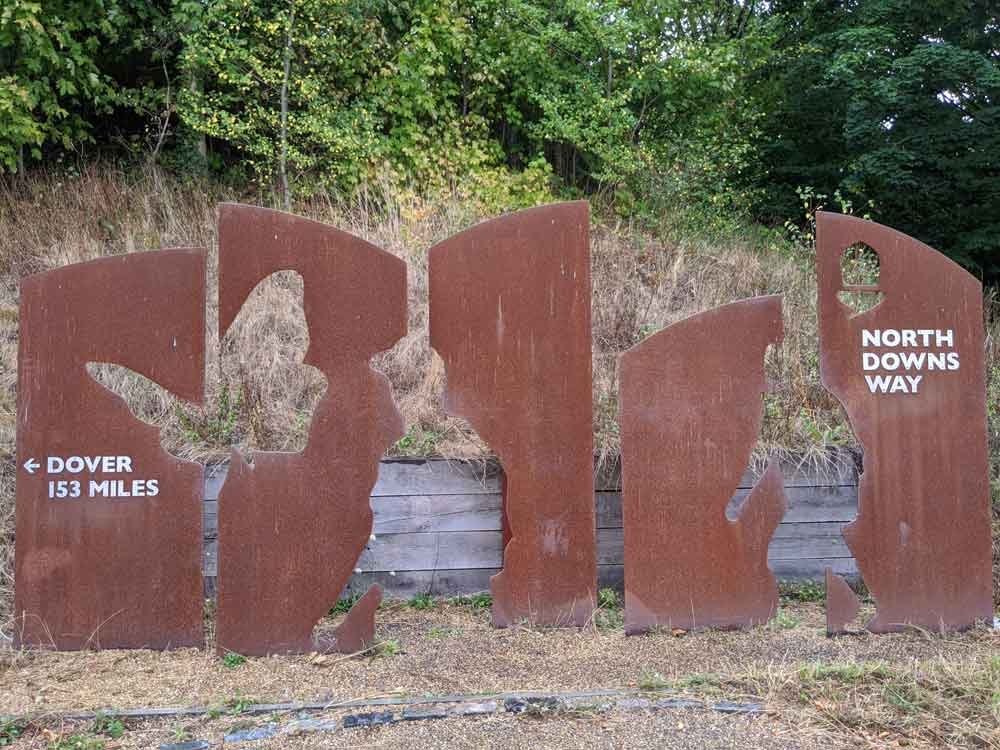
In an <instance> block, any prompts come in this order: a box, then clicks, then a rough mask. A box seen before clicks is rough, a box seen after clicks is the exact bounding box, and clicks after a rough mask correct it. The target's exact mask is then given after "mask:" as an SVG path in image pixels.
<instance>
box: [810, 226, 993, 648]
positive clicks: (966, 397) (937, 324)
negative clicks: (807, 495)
mask: <svg viewBox="0 0 1000 750" xmlns="http://www.w3.org/2000/svg"><path fill="white" fill-rule="evenodd" d="M857 243H864V244H866V245H868V246H869V247H870V248H872V249H874V250H875V251H876V252H877V253H878V256H879V261H880V266H881V274H880V279H879V283H878V284H877V286H870V287H863V286H860V287H859V286H851V285H849V284H845V283H844V279H843V277H842V274H841V258H842V255H843V253H844V251H845V250H846V249H847V248H849V247H851V246H853V245H855V244H857ZM817 264H818V283H819V290H818V294H819V300H818V313H819V327H820V372H821V375H822V379H823V384H824V385H825V386H826V387H827V388H828V389H830V391H832V392H833V393H834V395H836V397H837V398H838V399H839V400H840V402H841V403H842V404H843V405H844V407H845V408H846V410H847V413H848V416H849V417H850V420H851V425H852V426H853V427H854V431H855V432H856V434H857V436H858V439H859V440H860V442H861V444H862V446H863V447H864V451H865V460H864V474H862V476H861V482H860V486H859V499H858V506H859V507H858V517H857V519H856V520H855V521H854V522H853V523H851V524H849V525H848V526H846V527H845V528H844V538H845V540H846V541H847V545H848V547H850V549H851V551H852V552H853V553H854V556H855V558H856V559H857V561H858V568H859V569H860V571H861V574H862V576H863V578H864V581H865V583H866V584H867V585H868V588H869V590H870V591H871V593H872V596H873V597H874V598H875V601H876V604H877V612H876V615H875V618H874V619H873V620H872V621H871V622H869V623H868V628H869V630H872V631H874V632H886V631H893V630H899V629H901V628H903V627H905V625H906V624H908V623H909V624H913V625H919V626H921V627H925V628H930V629H954V628H964V627H968V626H970V625H972V624H973V623H974V622H975V621H976V620H977V619H985V618H990V617H992V604H991V588H990V586H991V583H990V574H991V572H990V565H991V562H990V518H989V501H988V489H989V488H988V480H987V454H986V405H985V404H986V400H985V375H984V364H983V360H984V351H983V310H982V289H981V287H980V284H979V282H978V281H977V280H976V279H975V278H973V277H972V276H971V275H969V274H968V273H967V272H966V271H964V270H963V269H962V268H960V267H959V266H958V265H956V264H955V263H953V262H952V261H951V260H949V259H948V258H946V257H945V256H944V255H941V254H940V253H938V252H936V251H935V250H933V249H932V248H930V247H928V246H927V245H924V244H922V243H920V242H918V241H917V240H914V239H912V238H911V237H907V236H906V235H904V234H901V233H899V232H897V231H895V230H893V229H890V228H888V227H884V226H880V225H878V224H874V223H871V222H866V221H862V220H860V219H856V218H853V217H850V216H841V215H837V214H829V213H820V214H819V215H818V216H817ZM840 292H853V293H858V292H881V293H882V295H884V297H883V299H882V301H881V302H880V303H879V304H878V305H877V306H876V307H874V308H872V309H870V310H868V311H867V312H863V313H860V314H857V315H855V314H854V311H853V310H852V309H850V308H849V307H847V306H846V305H844V304H843V303H842V302H841V301H840V300H839V299H838V294H839V293H840Z"/></svg>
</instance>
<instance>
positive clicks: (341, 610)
mask: <svg viewBox="0 0 1000 750" xmlns="http://www.w3.org/2000/svg"><path fill="white" fill-rule="evenodd" d="M360 598H361V594H358V593H353V594H348V595H347V596H345V597H344V598H343V599H339V600H338V601H337V603H336V604H334V605H333V608H332V609H331V610H330V616H331V617H332V616H334V615H346V614H347V613H348V612H350V611H351V607H353V606H354V605H355V604H357V603H358V599H360Z"/></svg>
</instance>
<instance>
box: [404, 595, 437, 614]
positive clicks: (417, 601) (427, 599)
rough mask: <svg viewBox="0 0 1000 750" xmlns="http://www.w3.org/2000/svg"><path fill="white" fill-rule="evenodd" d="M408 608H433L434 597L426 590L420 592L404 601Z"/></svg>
mask: <svg viewBox="0 0 1000 750" xmlns="http://www.w3.org/2000/svg"><path fill="white" fill-rule="evenodd" d="M406 606H408V607H409V608H410V609H419V610H426V609H433V608H434V597H433V596H431V595H430V594H428V593H427V592H422V593H420V594H416V595H414V596H413V598H412V599H410V601H408V602H407V603H406Z"/></svg>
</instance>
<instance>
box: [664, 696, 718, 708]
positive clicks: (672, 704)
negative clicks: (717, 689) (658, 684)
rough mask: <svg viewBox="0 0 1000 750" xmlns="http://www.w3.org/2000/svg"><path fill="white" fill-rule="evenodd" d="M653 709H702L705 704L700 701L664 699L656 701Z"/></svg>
mask: <svg viewBox="0 0 1000 750" xmlns="http://www.w3.org/2000/svg"><path fill="white" fill-rule="evenodd" d="M653 707H654V708H661V709H665V708H704V707H705V704H704V703H702V702H701V701H695V700H691V699H690V698H664V699H662V700H658V701H656V703H654V704H653Z"/></svg>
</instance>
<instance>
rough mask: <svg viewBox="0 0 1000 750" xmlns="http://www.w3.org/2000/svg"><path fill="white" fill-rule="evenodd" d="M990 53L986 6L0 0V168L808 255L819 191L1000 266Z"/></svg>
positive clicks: (995, 81) (999, 154) (992, 42)
mask: <svg viewBox="0 0 1000 750" xmlns="http://www.w3.org/2000/svg"><path fill="white" fill-rule="evenodd" d="M998 49H1000V26H998V25H997V23H996V14H995V9H994V8H993V7H992V5H991V3H990V2H987V0H937V1H936V2H933V3H926V2H920V1H919V0H857V2H846V0H832V1H828V0H776V2H773V3H748V2H744V1H743V0H720V1H718V2H716V0H712V1H711V2H709V0H693V1H692V0H685V1H684V2H681V0H665V1H663V2H656V3H652V2H646V0H639V1H636V2H622V0H588V1H587V2H583V1H582V0H562V1H561V2H542V0H404V1H403V2H398V1H397V0H212V2H204V1H203V0H172V1H171V2H169V3H165V2H151V0H51V2H50V1H49V0H46V1H45V2H41V1H40V0H7V2H5V3H4V4H3V7H2V9H0V71H2V73H0V170H3V171H12V170H15V169H18V168H19V165H20V162H21V161H22V160H23V159H27V160H28V161H31V160H36V161H37V160H39V159H41V158H43V157H45V156H46V155H49V154H51V155H53V156H56V157H59V158H61V157H62V155H63V153H64V152H68V151H78V150H79V149H80V148H81V147H82V146H83V145H84V144H87V143H89V142H94V144H95V145H96V146H98V147H100V148H102V149H106V148H109V147H114V148H115V149H117V150H119V152H124V153H125V154H126V155H127V157H128V158H132V159H135V158H138V157H139V156H142V155H145V156H147V157H149V160H157V161H160V162H161V163H163V164H167V165H169V166H170V167H172V168H174V169H178V170H182V171H185V172H187V173H191V174H201V173H202V172H203V171H204V170H205V169H206V168H211V169H215V170H220V171H225V172H226V173H229V174H231V175H232V176H234V177H237V178H239V179H240V180H245V179H246V178H248V177H249V178H252V179H253V180H254V181H255V182H256V183H257V187H258V188H260V189H263V190H267V189H269V188H271V187H274V186H278V185H281V184H283V179H279V175H285V176H287V179H288V181H289V183H290V185H291V190H290V192H295V193H296V194H299V195H304V196H309V195H310V194H322V193H324V192H328V193H334V194H347V193H350V192H351V191H353V190H355V189H356V188H358V187H359V186H364V185H365V184H366V183H367V182H369V181H372V180H377V181H379V182H380V183H389V184H391V185H392V187H393V188H394V189H395V190H397V191H398V190H406V189H409V190H416V191H417V192H419V193H420V197H429V198H433V197H435V196H436V195H438V194H440V193H449V194H454V195H457V196H458V197H459V198H460V199H462V200H463V201H464V202H467V203H468V204H469V205H470V206H474V207H475V208H476V209H477V210H479V211H480V212H484V213H488V214H495V213H500V212H503V211H508V210H512V209H516V208H521V207H524V206H528V205H533V204H536V203H538V202H544V201H549V200H552V199H553V198H554V197H555V196H557V195H562V196H566V197H579V196H587V197H590V198H591V199H592V200H594V201H595V203H596V205H597V206H598V208H599V210H602V211H605V212H611V213H617V214H618V215H620V216H623V217H627V218H629V219H634V218H638V219H640V220H641V221H644V222H648V223H650V224H654V225H655V224H657V223H659V222H660V221H661V219H662V217H664V216H669V217H670V225H671V227H672V228H673V229H674V231H676V232H679V233H681V234H682V235H690V234H692V233H694V234H709V235H712V236H716V237H718V236H723V237H724V236H728V235H731V234H732V233H733V232H735V231H737V230H739V229H741V228H743V227H745V226H746V225H747V223H748V219H749V218H751V217H752V218H753V219H756V220H759V221H762V222H764V223H766V224H768V225H770V226H775V227H779V226H782V225H787V226H788V228H789V229H790V232H791V235H792V239H793V241H795V242H797V243H799V244H801V245H802V246H804V247H806V248H808V247H811V243H812V240H813V229H812V223H813V219H814V216H815V211H816V210H817V209H818V208H820V207H821V206H824V205H829V206H831V207H837V208H839V209H840V210H842V211H844V212H847V213H857V214H859V215H862V216H868V215H870V216H871V217H872V218H873V219H875V220H877V221H882V222H883V223H887V224H890V225H892V226H894V227H896V228H898V229H900V230H902V231H904V232H907V233H909V234H911V235H913V236H915V237H918V238H919V239H921V240H924V241H926V242H928V243H930V244H932V245H933V246H935V247H937V248H939V249H941V250H943V251H945V252H947V253H949V254H950V255H951V256H952V257H954V258H956V259H957V260H959V261H960V262H962V263H963V264H965V265H966V266H968V267H969V268H971V269H973V270H975V271H976V272H978V273H980V274H981V275H982V276H983V277H984V278H986V279H987V280H989V279H998V278H1000V252H997V243H998V240H997V237H998V236H1000V231H998V230H1000V176H998V175H1000V166H998V160H1000V55H998V53H997V50H998ZM286 63H287V66H286ZM286 71H287V72H286ZM414 186H416V187H414ZM288 197H289V196H288V195H287V194H286V195H285V198H286V200H287V199H288ZM803 255H805V254H803ZM225 426H226V423H225V420H218V421H217V424H216V425H214V426H213V425H209V426H208V432H209V433H220V432H221V433H224V432H225ZM206 439H207V440H208V442H211V443H213V444H215V443H219V442H221V441H223V440H224V439H225V435H224V434H208V435H206ZM434 440H435V437H434V436H433V435H424V434H415V435H408V436H407V438H404V441H402V442H401V444H400V446H399V447H398V449H399V450H400V451H401V452H406V451H408V450H411V449H416V448H417V447H421V448H425V447H429V448H433V442H434ZM407 441H410V442H409V443H408V442H407ZM417 442H422V443H424V445H422V446H416V445H415V443H417ZM424 452H426V451H424Z"/></svg>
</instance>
